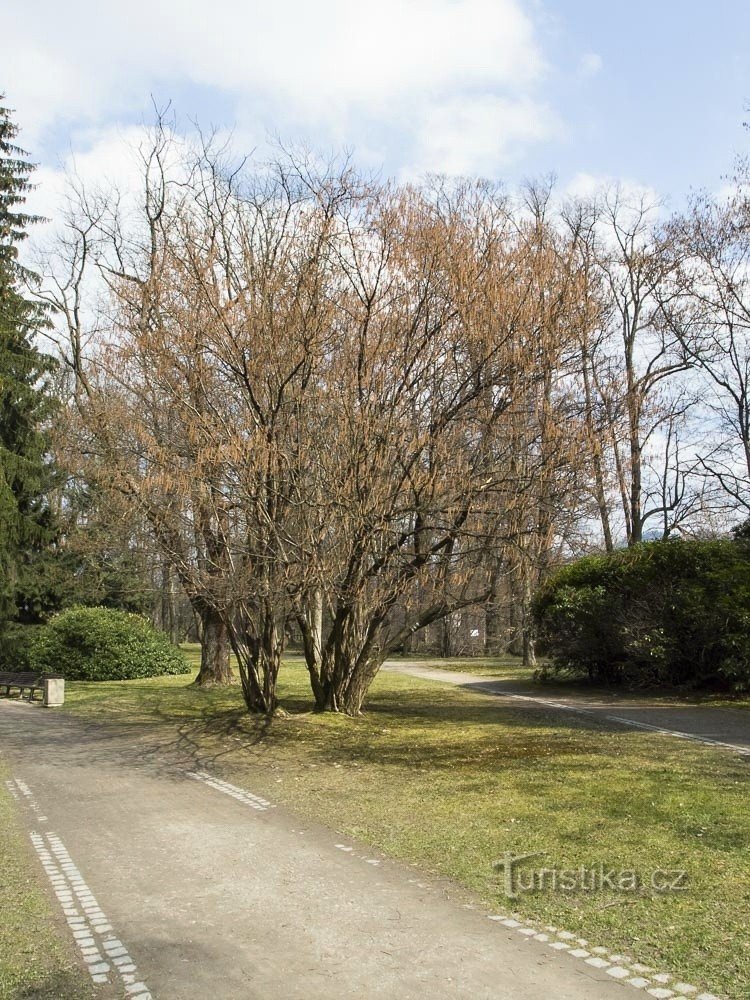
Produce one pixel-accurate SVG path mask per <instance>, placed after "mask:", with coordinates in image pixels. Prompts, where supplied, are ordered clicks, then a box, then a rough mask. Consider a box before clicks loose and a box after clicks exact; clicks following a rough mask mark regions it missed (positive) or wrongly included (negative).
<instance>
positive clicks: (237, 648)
mask: <svg viewBox="0 0 750 1000" xmlns="http://www.w3.org/2000/svg"><path fill="white" fill-rule="evenodd" d="M241 621H242V626H241V627H238V625H237V623H236V622H235V623H234V624H233V626H232V629H231V630H230V639H231V643H232V649H233V650H234V653H235V656H236V657H237V662H238V663H239V667H240V681H241V683H242V695H243V697H244V699H245V704H246V705H247V709H248V711H249V712H252V713H253V714H257V715H268V716H271V715H274V714H276V712H277V711H278V709H279V701H278V698H277V696H276V684H277V681H278V676H279V670H280V668H281V654H282V653H283V651H284V628H283V623H284V617H283V615H279V614H277V613H276V612H275V610H274V609H273V607H269V606H266V607H265V608H262V609H259V610H256V611H255V612H254V613H252V614H248V613H244V614H242V615H241Z"/></svg>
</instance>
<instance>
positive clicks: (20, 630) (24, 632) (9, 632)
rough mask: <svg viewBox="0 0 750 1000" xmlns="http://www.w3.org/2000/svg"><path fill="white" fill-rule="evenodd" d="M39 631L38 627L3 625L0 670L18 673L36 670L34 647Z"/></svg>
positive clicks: (14, 623)
mask: <svg viewBox="0 0 750 1000" xmlns="http://www.w3.org/2000/svg"><path fill="white" fill-rule="evenodd" d="M41 630H42V626H40V625H19V624H17V623H16V622H8V623H7V624H6V625H4V627H3V629H2V631H0V670H7V671H10V672H12V673H19V672H23V671H25V670H34V669H36V664H35V663H34V646H35V644H36V640H37V638H38V636H39V634H40V632H41Z"/></svg>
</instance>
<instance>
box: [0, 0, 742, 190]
mask: <svg viewBox="0 0 750 1000" xmlns="http://www.w3.org/2000/svg"><path fill="white" fill-rule="evenodd" d="M3 19H4V29H5V36H6V37H5V39H4V41H3V47H2V48H3V61H2V64H1V65H0V92H1V91H3V90H4V91H5V92H6V95H7V97H6V100H7V102H8V103H9V104H10V106H11V107H14V108H15V109H16V119H17V121H18V123H19V125H20V126H21V127H22V135H21V141H22V143H23V145H24V146H25V147H26V148H27V149H29V150H30V151H31V154H32V156H33V158H34V159H35V160H36V161H37V162H38V163H39V164H40V165H41V169H40V171H39V173H38V180H39V181H40V183H41V185H42V187H43V188H44V189H45V190H47V191H51V190H52V189H53V188H54V187H55V186H56V178H58V177H59V171H60V168H61V167H62V166H64V164H65V163H66V161H67V160H69V158H70V157H71V155H72V154H74V155H75V157H76V161H77V163H78V164H79V166H80V165H82V166H83V172H84V173H86V172H89V173H93V174H101V175H104V176H106V177H109V176H110V175H111V176H113V177H115V178H116V177H117V175H118V171H121V169H122V163H121V161H122V153H121V147H122V145H123V144H126V143H128V142H133V141H137V136H138V131H139V128H140V126H141V124H142V123H143V121H144V120H148V118H149V116H150V114H151V99H152V95H153V98H154V99H155V100H156V102H157V103H159V104H163V103H165V102H166V101H168V100H171V101H172V102H173V106H174V108H175V110H176V112H177V114H178V116H179V118H180V119H181V120H182V122H183V123H184V124H186V125H187V123H188V120H189V118H191V117H197V118H198V119H199V120H200V122H201V123H202V124H203V125H205V126H208V125H216V126H218V127H220V128H222V129H224V128H226V129H229V128H232V129H233V130H234V135H235V140H234V141H235V144H236V146H237V147H238V148H239V150H240V151H248V150H250V149H253V148H260V149H262V148H263V146H264V143H265V142H266V139H267V137H268V135H269V134H273V133H275V134H277V135H278V136H280V137H281V138H282V139H283V140H284V141H286V142H288V143H294V142H298V141H306V142H307V143H309V144H310V145H312V146H313V147H314V148H316V149H319V150H322V151H329V150H332V149H333V150H336V149H341V148H342V147H344V146H346V147H349V148H353V149H354V151H355V158H356V159H358V160H359V161H360V163H361V164H362V165H363V166H364V167H366V168H367V169H377V170H382V172H383V173H385V174H391V175H395V176H398V177H408V178H412V177H416V176H419V175H420V174H422V173H423V172H425V171H435V172H446V173H472V174H482V175H484V176H490V177H494V178H500V179H505V180H507V181H508V182H509V183H510V184H514V183H516V182H517V181H518V180H520V179H522V178H524V177H529V176H531V177H533V176H539V175H544V174H549V173H555V174H556V175H557V176H558V178H559V181H560V184H561V185H562V187H563V188H564V189H571V190H585V189H586V188H587V187H588V186H590V185H594V184H595V183H596V182H598V181H601V180H607V179H612V180H614V179H619V180H623V181H626V182H630V183H634V184H638V185H643V186H645V187H648V188H651V189H653V190H654V191H656V192H657V193H658V194H659V195H660V196H662V197H667V198H669V199H670V200H671V201H672V203H673V204H679V203H680V201H681V200H682V198H683V197H684V196H685V195H686V193H687V192H688V191H689V189H690V188H695V187H701V186H707V187H712V188H716V187H719V186H720V184H721V178H722V175H724V174H726V173H727V172H729V171H730V170H731V165H732V158H733V156H734V154H736V153H738V152H743V151H747V150H748V149H750V133H748V132H747V131H746V130H743V128H742V121H743V119H747V118H750V111H746V108H747V105H748V103H749V102H750V60H749V59H748V54H749V49H750V46H749V44H748V43H750V3H748V2H747V0H744V2H743V0H716V2H715V3H714V4H708V3H703V2H700V3H699V2H697V0H683V2H678V0H652V2H651V3H647V2H645V0H630V2H628V3H612V2H606V0H599V2H595V0H379V3H378V4H371V3H368V4H364V3H360V2H359V0H312V2H311V0H307V2H303V0H277V2H276V3H274V4H273V5H271V4H270V3H268V2H265V3H260V2H258V0H245V2H244V3H243V2H240V0H212V2H211V3H210V4H206V3H205V2H203V0H131V2H130V3H129V4H127V5H125V4H118V5H115V4H112V3H107V2H106V0H105V2H104V3H102V2H101V0H69V2H67V3H65V4H60V3H59V2H54V3H53V2H51V0H26V2H25V3H23V4H21V3H15V4H13V5H12V8H11V10H9V11H6V12H5V13H4V15H3Z"/></svg>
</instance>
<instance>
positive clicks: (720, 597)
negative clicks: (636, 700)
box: [534, 539, 750, 690]
mask: <svg viewBox="0 0 750 1000" xmlns="http://www.w3.org/2000/svg"><path fill="white" fill-rule="evenodd" d="M534 616H535V619H536V626H537V634H538V638H539V644H540V650H541V651H542V652H547V653H549V654H550V656H551V659H552V667H553V669H554V670H556V671H569V672H573V673H578V674H580V673H586V674H587V675H588V676H589V677H590V678H591V679H592V680H596V681H598V682H604V683H608V684H619V685H624V686H627V687H644V686H656V685H669V686H684V687H700V686H703V687H707V686H714V687H723V688H733V689H736V690H744V689H747V688H749V687H750V544H749V543H748V542H747V541H745V540H741V539H738V540H736V541H668V542H644V543H641V544H640V545H635V546H633V547H632V548H629V549H624V550H622V551H618V552H615V553H613V554H611V555H608V556H590V557H587V558H585V559H581V560H579V561H578V562H576V563H572V564H571V565H570V566H566V567H564V568H563V569H561V570H559V571H558V572H557V573H556V574H554V575H553V577H552V578H551V579H550V580H549V581H548V582H547V583H546V584H545V585H544V586H543V587H542V588H541V589H540V591H539V593H538V594H537V596H536V598H535V602H534Z"/></svg>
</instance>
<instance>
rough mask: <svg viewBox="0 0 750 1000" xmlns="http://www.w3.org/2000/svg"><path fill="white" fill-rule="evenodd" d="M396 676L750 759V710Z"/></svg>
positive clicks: (429, 675) (407, 664)
mask: <svg viewBox="0 0 750 1000" xmlns="http://www.w3.org/2000/svg"><path fill="white" fill-rule="evenodd" d="M383 669H384V670H389V671H392V672H394V673H401V674H408V675H410V676H412V677H421V678H423V679H424V680H429V681H439V682H441V683H443V684H451V685H454V686H456V687H462V688H466V689H467V690H469V691H476V692H478V693H480V694H486V695H491V696H494V697H496V698H499V699H504V700H505V701H509V702H511V703H515V704H520V705H523V704H525V705H527V706H530V707H533V706H534V705H537V706H539V707H542V708H545V709H550V708H551V709H554V710H557V711H559V712H562V713H566V712H567V713H571V714H576V715H580V716H584V717H585V718H587V719H588V720H589V721H593V722H597V721H598V722H600V723H601V724H602V727H603V728H611V727H612V726H613V725H614V726H620V727H625V728H632V729H640V730H644V731H651V732H657V733H661V734H663V735H669V736H673V737H676V738H678V739H685V740H689V741H690V742H696V743H702V744H704V745H706V746H714V747H719V748H723V749H726V750H731V751H734V752H735V753H739V754H742V755H743V756H744V755H750V709H743V708H717V707H714V706H712V705H683V704H678V705H675V704H664V702H663V701H657V700H653V699H649V698H648V696H643V697H637V696H636V697H633V696H630V697H629V696H617V695H589V694H582V693H579V694H575V695H568V694H564V695H560V694H559V693H557V692H555V693H554V694H550V693H548V692H547V691H545V690H544V689H543V688H540V689H539V690H538V691H529V689H528V688H520V687H519V686H518V685H517V684H515V683H514V682H513V681H509V680H491V679H487V678H486V677H480V676H477V675H475V674H469V673H464V672H462V671H452V670H441V669H439V668H434V667H425V666H423V665H421V664H420V663H419V662H418V661H396V660H388V661H387V662H386V664H385V665H384V667H383Z"/></svg>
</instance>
